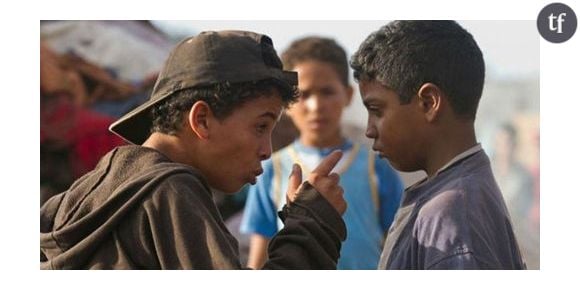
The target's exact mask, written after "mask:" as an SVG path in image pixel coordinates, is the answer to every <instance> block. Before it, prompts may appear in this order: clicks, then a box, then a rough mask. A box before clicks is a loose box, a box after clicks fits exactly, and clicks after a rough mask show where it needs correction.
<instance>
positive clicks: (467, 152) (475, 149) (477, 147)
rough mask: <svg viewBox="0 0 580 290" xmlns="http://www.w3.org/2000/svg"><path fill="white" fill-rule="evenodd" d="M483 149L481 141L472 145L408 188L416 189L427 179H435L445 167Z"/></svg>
mask: <svg viewBox="0 0 580 290" xmlns="http://www.w3.org/2000/svg"><path fill="white" fill-rule="evenodd" d="M481 150H482V148H481V144H480V143H477V144H475V145H474V146H473V147H471V148H469V149H467V150H465V151H463V152H461V153H459V154H458V155H456V156H455V157H453V158H452V159H451V160H450V161H449V162H447V163H446V164H445V165H443V167H441V168H439V170H437V172H435V174H433V176H431V177H425V178H423V179H421V180H420V181H419V182H417V183H415V184H413V185H411V186H409V188H408V189H409V190H410V189H415V188H417V187H418V186H420V185H422V184H424V183H426V182H427V181H430V180H433V179H434V178H435V177H436V176H437V175H439V173H441V172H442V171H444V170H445V169H447V168H449V167H451V166H452V165H454V164H456V163H457V162H459V161H461V160H463V159H465V158H467V157H469V156H471V155H473V154H475V153H477V152H479V151H481Z"/></svg>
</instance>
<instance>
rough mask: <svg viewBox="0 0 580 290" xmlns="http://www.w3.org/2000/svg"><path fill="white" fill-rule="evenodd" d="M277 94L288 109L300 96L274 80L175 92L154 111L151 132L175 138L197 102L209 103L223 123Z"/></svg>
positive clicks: (224, 84)
mask: <svg viewBox="0 0 580 290" xmlns="http://www.w3.org/2000/svg"><path fill="white" fill-rule="evenodd" d="M273 92H277V93H279V94H280V96H281V97H282V102H283V105H284V107H287V106H288V105H290V104H291V103H293V102H295V101H296V98H297V95H298V93H297V90H296V88H293V89H292V90H291V91H288V90H287V89H286V88H285V87H284V86H283V85H281V84H280V83H279V82H278V81H277V80H274V79H266V80H260V81H251V82H242V83H234V84H231V83H219V84H214V85H210V86H205V87H199V88H189V89H184V90H181V91H178V92H175V93H174V94H173V95H171V96H169V97H168V98H167V99H166V100H165V101H163V102H161V103H159V104H157V105H155V106H154V107H153V109H152V110H151V114H152V119H153V124H152V126H151V133H154V132H160V133H165V134H169V135H175V134H176V133H177V131H179V129H180V128H181V124H182V120H183V114H184V113H185V112H187V111H189V110H190V109H191V106H193V104H194V103H195V102H197V101H204V102H206V103H207V104H208V105H209V107H210V108H211V110H212V112H213V114H214V115H215V116H216V117H217V118H218V119H219V120H223V119H225V118H227V117H228V116H230V115H231V114H232V112H233V111H234V110H235V108H237V107H239V106H241V105H242V104H244V103H245V102H248V101H250V100H253V99H256V98H258V97H261V96H265V95H268V94H271V93H273Z"/></svg>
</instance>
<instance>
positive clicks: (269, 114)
mask: <svg viewBox="0 0 580 290" xmlns="http://www.w3.org/2000/svg"><path fill="white" fill-rule="evenodd" d="M262 117H266V118H267V117H270V118H271V119H272V120H274V121H276V120H278V115H276V114H274V113H272V112H265V113H263V114H261V115H260V116H258V118H262Z"/></svg>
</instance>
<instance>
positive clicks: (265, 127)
mask: <svg viewBox="0 0 580 290" xmlns="http://www.w3.org/2000/svg"><path fill="white" fill-rule="evenodd" d="M267 130H268V124H260V125H258V126H256V132H258V133H259V134H263V133H265V132H266V131H267Z"/></svg>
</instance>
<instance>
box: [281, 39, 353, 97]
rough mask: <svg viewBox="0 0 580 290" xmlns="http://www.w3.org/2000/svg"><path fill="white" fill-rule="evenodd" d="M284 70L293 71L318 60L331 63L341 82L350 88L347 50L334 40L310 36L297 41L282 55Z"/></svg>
mask: <svg viewBox="0 0 580 290" xmlns="http://www.w3.org/2000/svg"><path fill="white" fill-rule="evenodd" d="M280 58H281V59H282V64H283V65H284V69H286V70H293V69H294V68H295V67H296V65H298V64H299V63H301V62H304V61H309V60H316V61H321V62H325V63H329V64H330V65H332V66H333V67H334V69H335V70H336V72H337V73H338V75H339V77H340V80H341V82H342V83H343V84H344V85H345V86H348V85H349V83H348V81H349V72H348V58H347V55H346V52H345V50H344V49H343V48H342V47H341V46H340V45H339V44H338V43H337V42H336V41H334V40H333V39H330V38H325V37H318V36H309V37H304V38H300V39H298V40H295V41H294V42H292V43H291V44H290V46H289V47H288V48H287V49H286V50H285V51H284V52H283V53H282V55H281V57H280Z"/></svg>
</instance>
